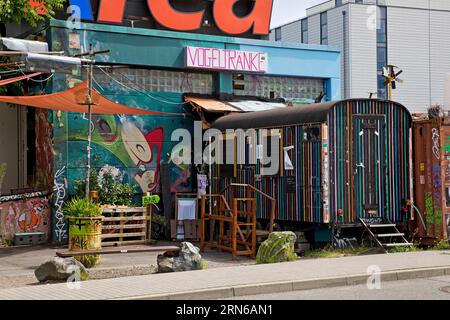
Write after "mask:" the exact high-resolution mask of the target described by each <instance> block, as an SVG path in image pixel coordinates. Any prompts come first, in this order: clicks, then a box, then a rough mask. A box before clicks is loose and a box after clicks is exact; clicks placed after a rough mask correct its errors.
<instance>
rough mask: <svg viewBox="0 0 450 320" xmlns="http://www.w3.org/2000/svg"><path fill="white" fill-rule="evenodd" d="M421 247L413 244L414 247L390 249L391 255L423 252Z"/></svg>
mask: <svg viewBox="0 0 450 320" xmlns="http://www.w3.org/2000/svg"><path fill="white" fill-rule="evenodd" d="M421 250H422V249H420V247H419V246H418V245H417V244H413V245H412V246H405V247H403V246H398V247H392V248H389V249H388V252H389V253H401V252H417V251H421Z"/></svg>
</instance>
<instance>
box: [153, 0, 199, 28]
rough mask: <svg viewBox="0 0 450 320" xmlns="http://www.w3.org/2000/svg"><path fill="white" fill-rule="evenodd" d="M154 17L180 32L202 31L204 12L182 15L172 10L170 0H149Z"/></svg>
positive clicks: (162, 23) (165, 25)
mask: <svg viewBox="0 0 450 320" xmlns="http://www.w3.org/2000/svg"><path fill="white" fill-rule="evenodd" d="M147 3H148V7H149V8H150V11H151V12H152V14H153V17H154V18H155V19H156V21H158V23H160V24H161V25H163V26H164V27H166V28H169V29H174V30H178V31H190V30H197V29H200V27H201V24H202V18H203V14H204V13H205V11H204V10H202V11H198V12H193V13H182V12H179V11H177V10H175V9H173V8H172V6H171V5H170V3H169V0H147Z"/></svg>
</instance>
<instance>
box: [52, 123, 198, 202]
mask: <svg viewBox="0 0 450 320" xmlns="http://www.w3.org/2000/svg"><path fill="white" fill-rule="evenodd" d="M177 122H178V121H177V120H175V119H173V117H165V118H164V117H159V118H158V117H154V116H151V117H148V116H125V115H93V118H92V123H91V128H92V130H93V131H92V158H91V165H92V170H96V171H100V170H101V169H102V168H104V167H105V166H111V167H114V168H115V169H117V170H119V172H120V177H121V181H122V182H123V183H131V184H134V185H135V186H136V187H137V190H138V192H141V193H145V192H153V193H159V192H160V166H161V163H162V162H163V161H165V162H169V164H170V177H171V190H172V192H183V191H190V187H191V166H190V165H176V164H175V163H174V162H173V161H171V159H170V155H171V153H172V152H171V148H172V146H173V145H174V144H176V143H177V142H172V141H170V136H171V135H170V133H171V131H172V130H174V129H177V128H178V125H177ZM67 123H68V125H67V128H66V133H67V136H66V135H64V134H61V135H58V136H57V137H55V145H56V146H57V149H58V147H59V148H60V149H61V150H63V145H64V144H67V161H68V162H67V179H68V181H69V182H70V183H69V190H68V193H69V194H72V193H73V191H74V190H73V189H72V188H73V183H72V182H73V181H76V180H83V179H85V166H86V141H87V134H86V133H87V127H88V123H87V119H86V117H84V116H82V115H79V114H68V120H67ZM179 123H180V125H183V123H181V122H179Z"/></svg>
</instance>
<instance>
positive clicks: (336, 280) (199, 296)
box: [112, 266, 450, 300]
mask: <svg viewBox="0 0 450 320" xmlns="http://www.w3.org/2000/svg"><path fill="white" fill-rule="evenodd" d="M445 275H450V266H444V267H429V268H418V269H401V270H394V271H386V272H381V273H380V277H381V281H399V280H410V279H419V278H429V277H439V276H445ZM369 276H370V275H367V274H357V275H351V276H337V277H328V278H316V279H308V280H292V281H291V280H290V281H278V282H263V283H255V284H247V285H237V286H230V287H218V288H208V289H201V290H194V291H183V292H174V293H163V294H151V295H140V296H132V297H123V298H115V299H112V300H212V299H228V298H233V297H241V296H249V295H258V294H269V293H280V292H291V291H302V290H312V289H321V288H332V287H343V286H353V285H361V284H365V283H367V281H368V279H369Z"/></svg>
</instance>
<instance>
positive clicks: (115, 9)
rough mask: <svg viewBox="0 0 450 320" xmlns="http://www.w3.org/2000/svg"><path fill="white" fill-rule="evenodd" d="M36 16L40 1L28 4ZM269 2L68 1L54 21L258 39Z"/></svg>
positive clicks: (269, 9)
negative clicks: (85, 22) (34, 10)
mask: <svg viewBox="0 0 450 320" xmlns="http://www.w3.org/2000/svg"><path fill="white" fill-rule="evenodd" d="M29 1H30V4H31V5H32V6H33V7H34V8H36V12H37V13H38V14H44V13H46V12H47V9H46V8H45V6H44V5H43V4H42V3H41V0H29ZM272 5H273V0H239V1H237V0H214V1H211V0H209V1H205V0H189V1H186V0H69V1H67V2H66V3H65V5H64V8H63V9H62V10H56V11H57V12H56V18H57V19H62V20H70V21H78V20H82V21H89V22H94V23H106V24H114V25H125V26H131V27H133V28H149V29H163V30H176V31H184V32H194V33H204V34H214V35H239V36H242V37H250V38H261V36H263V35H268V34H269V32H270V30H269V29H270V20H271V15H272Z"/></svg>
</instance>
